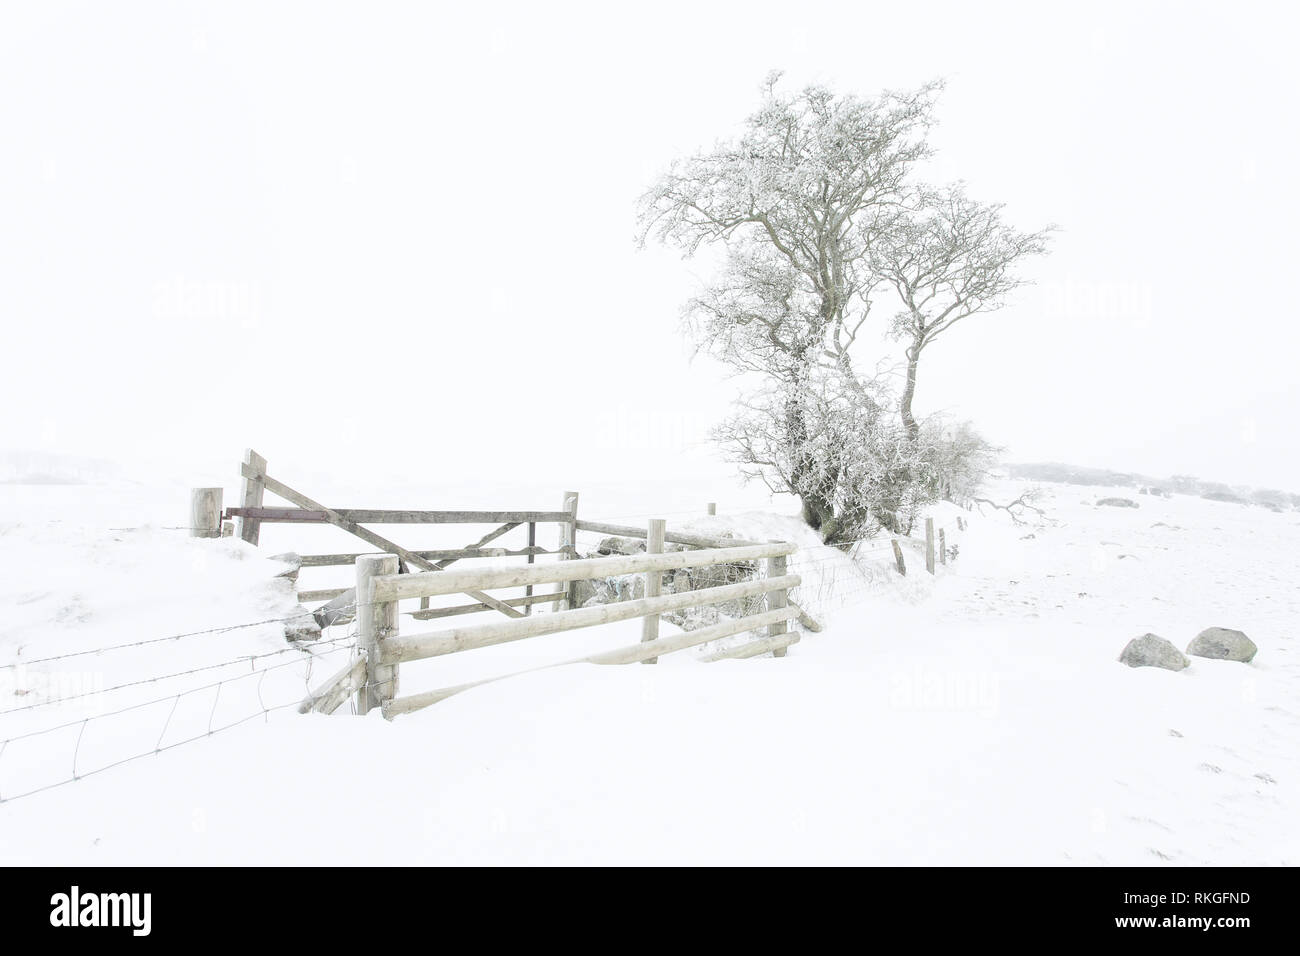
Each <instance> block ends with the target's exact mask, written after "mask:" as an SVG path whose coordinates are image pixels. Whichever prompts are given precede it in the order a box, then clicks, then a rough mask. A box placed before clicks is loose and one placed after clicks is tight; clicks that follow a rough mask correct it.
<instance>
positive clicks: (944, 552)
mask: <svg viewBox="0 0 1300 956" xmlns="http://www.w3.org/2000/svg"><path fill="white" fill-rule="evenodd" d="M939 563H940V564H947V563H948V538H947V537H946V536H945V535H944V533H943V529H942V528H940V529H939Z"/></svg>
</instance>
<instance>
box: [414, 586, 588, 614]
mask: <svg viewBox="0 0 1300 956" xmlns="http://www.w3.org/2000/svg"><path fill="white" fill-rule="evenodd" d="M561 597H564V592H563V591H561V592H558V593H557V594H525V595H524V596H523V597H512V598H501V603H502V604H509V605H510V606H511V607H530V606H531V605H534V604H546V603H547V602H549V601H555V600H557V599H558V598H561ZM490 610H492V608H490V607H488V606H487V605H486V604H457V605H456V606H455V607H430V608H421V609H420V610H418V611H410V612H408V613H409V614H410V615H411V617H413V618H415V620H417V621H433V620H436V619H437V618H440V617H458V616H459V615H461V614H474V613H476V612H478V611H490Z"/></svg>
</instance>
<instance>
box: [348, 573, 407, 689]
mask: <svg viewBox="0 0 1300 956" xmlns="http://www.w3.org/2000/svg"><path fill="white" fill-rule="evenodd" d="M396 573H397V555H395V554H363V555H359V556H358V557H357V591H356V602H357V606H356V621H357V642H358V644H359V645H360V647H361V652H362V653H363V654H364V655H365V658H366V679H365V682H364V683H363V684H362V685H361V688H360V689H359V690H358V691H357V713H358V714H367V713H369V712H370V711H371V710H372V709H374V708H377V707H382V706H383V704H384V701H386V700H392V699H393V698H394V697H396V696H397V667H398V665H396V664H380V663H379V642H380V641H381V640H383V639H384V638H387V637H396V636H397V602H396V601H384V602H382V603H378V604H377V603H375V600H374V584H373V580H374V578H376V577H378V576H380V575H384V574H396Z"/></svg>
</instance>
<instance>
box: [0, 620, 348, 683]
mask: <svg viewBox="0 0 1300 956" xmlns="http://www.w3.org/2000/svg"><path fill="white" fill-rule="evenodd" d="M362 606H364V605H357V604H349V605H340V606H339V610H347V609H353V610H355V609H357V608H358V607H362ZM315 613H316V612H315V611H310V610H303V611H299V612H297V613H295V614H291V615H289V616H288V617H272V618H266V619H265V620H261V621H249V622H248V623H246V624H229V625H225V626H223V627H209V628H205V629H203V630H199V631H185V632H182V633H180V634H168V635H167V636H165V637H151V638H147V639H146V640H143V641H129V642H127V643H124V644H110V645H108V646H106V647H94V648H88V649H86V650H84V651H69V652H68V653H66V654H54V655H51V656H49V657H37V658H33V659H32V660H28V661H13V662H11V663H7V664H0V670H6V669H12V668H16V667H33V666H35V665H37V664H49V663H51V662H53V661H62V660H67V659H69V658H72V657H87V656H90V655H92V654H104V653H107V652H109V651H121V650H127V649H129V648H136V647H150V646H152V645H155V644H165V643H167V642H168V641H179V640H182V639H184V638H187V637H202V636H205V635H211V634H225V633H227V632H229V631H238V630H242V629H244V628H249V627H264V626H265V625H267V624H288V623H291V622H294V621H299V620H302V619H303V618H305V617H314V616H315Z"/></svg>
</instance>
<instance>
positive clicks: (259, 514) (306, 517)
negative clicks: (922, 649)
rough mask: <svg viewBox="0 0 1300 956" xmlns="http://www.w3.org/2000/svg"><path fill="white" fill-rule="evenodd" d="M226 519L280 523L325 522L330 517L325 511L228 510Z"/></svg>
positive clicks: (303, 509)
mask: <svg viewBox="0 0 1300 956" xmlns="http://www.w3.org/2000/svg"><path fill="white" fill-rule="evenodd" d="M225 517H226V518H252V519H254V520H256V521H280V522H295V523H305V522H324V521H328V520H329V516H328V515H326V514H325V512H323V511H308V510H307V509H306V508H261V507H258V508H227V509H226V513H225Z"/></svg>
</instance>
